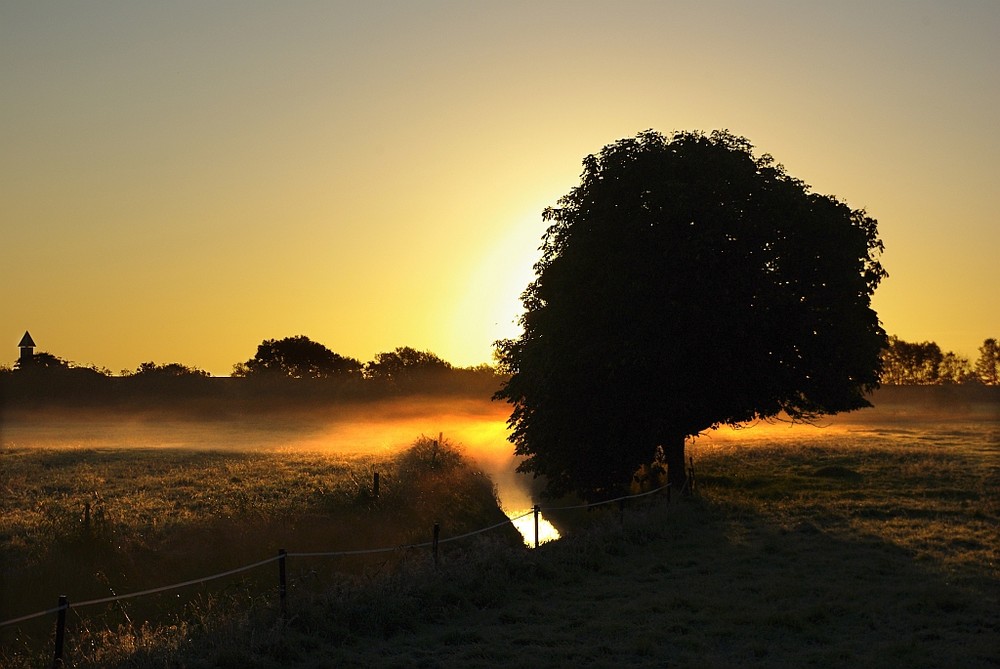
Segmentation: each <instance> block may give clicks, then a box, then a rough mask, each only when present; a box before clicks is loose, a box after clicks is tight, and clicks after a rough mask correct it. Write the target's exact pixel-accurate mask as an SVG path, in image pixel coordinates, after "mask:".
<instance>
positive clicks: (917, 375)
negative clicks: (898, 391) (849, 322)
mask: <svg viewBox="0 0 1000 669" xmlns="http://www.w3.org/2000/svg"><path fill="white" fill-rule="evenodd" d="M974 376H975V375H974V374H973V371H972V366H971V365H970V363H969V359H968V358H966V357H963V356H960V355H958V354H957V353H954V352H953V351H946V352H942V351H941V347H940V346H938V345H937V344H936V343H935V342H932V341H924V342H919V343H916V342H908V341H903V340H902V339H900V338H899V337H896V336H892V337H889V343H888V345H887V346H886V348H885V350H883V351H882V383H884V384H886V385H894V386H905V385H915V386H926V385H938V384H957V383H968V382H970V381H972V380H974Z"/></svg>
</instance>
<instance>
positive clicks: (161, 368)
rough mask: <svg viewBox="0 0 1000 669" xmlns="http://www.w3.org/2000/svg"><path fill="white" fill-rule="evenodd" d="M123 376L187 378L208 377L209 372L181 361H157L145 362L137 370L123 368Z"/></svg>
mask: <svg viewBox="0 0 1000 669" xmlns="http://www.w3.org/2000/svg"><path fill="white" fill-rule="evenodd" d="M122 376H127V377H131V378H157V379H160V378H186V377H197V378H207V377H208V376H210V374H209V373H208V372H206V371H205V370H203V369H198V368H197V367H188V366H187V365H182V364H181V363H179V362H168V363H166V364H163V365H158V364H156V363H155V362H144V363H142V364H140V365H139V366H138V367H136V368H135V371H134V372H132V371H129V370H122Z"/></svg>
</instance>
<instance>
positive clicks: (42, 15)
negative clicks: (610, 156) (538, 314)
mask: <svg viewBox="0 0 1000 669" xmlns="http://www.w3.org/2000/svg"><path fill="white" fill-rule="evenodd" d="M997 34H1000V4H997V3H988V2H987V3H983V2H976V1H974V0H966V1H960V2H954V3H948V4H947V5H942V4H940V3H935V2H931V1H930V0H913V1H912V2H900V1H896V0H881V1H876V2H854V1H848V2H843V3H835V4H828V5H827V4H822V3H797V4H796V3H786V2H779V1H778V0H764V1H763V2H759V3H753V5H752V6H750V5H748V4H747V3H744V2H738V1H737V0H720V1H719V2H715V3H702V2H693V1H692V2H687V1H685V0H681V1H680V2H673V3H654V2H646V1H644V0H625V1H623V2H619V3H606V2H599V1H597V0H581V2H578V3H574V4H573V5H572V8H569V7H568V6H567V5H563V4H554V3H529V2H520V1H518V0H514V1H513V2H510V3H501V4H497V5H485V4H472V5H455V4H454V3H445V2H438V1H436V0H428V2H422V3H418V4H414V5H412V6H411V5H407V4H402V3H378V2H374V3H368V2H366V3H360V2H351V1H348V0H342V1H334V2H329V3H282V4H280V5H275V4H273V3H266V2H262V1H259V0H247V1H244V2H240V3H235V2H231V1H230V0H220V1H219V2H213V3H208V4H206V3H198V2H191V1H189V0H178V1H177V2H172V3H159V4H135V3H127V2H121V1H117V0H116V1H111V0H99V1H98V2H93V3H87V4H86V5H54V4H48V3H5V4H3V5H2V6H0V90H3V91H4V104H3V105H2V106H0V143H2V146H3V147H4V150H3V151H0V215H2V218H0V220H2V222H3V223H2V225H3V228H2V243H0V295H2V297H0V300H2V305H3V306H2V314H3V317H2V320H0V326H2V327H0V364H7V365H10V364H13V362H14V360H15V359H16V355H17V349H16V344H17V342H18V341H19V340H20V337H21V335H22V334H23V333H24V331H25V330H29V331H30V332H31V334H32V336H33V337H34V338H35V341H36V342H37V344H38V350H41V351H47V352H49V353H52V354H54V355H57V356H59V357H61V358H64V359H67V360H70V361H73V362H75V363H77V364H80V365H97V366H100V367H106V368H108V369H110V370H112V371H113V372H115V373H117V372H119V371H120V370H123V369H128V370H134V369H135V368H136V367H137V366H138V365H139V364H140V363H142V362H145V361H154V362H157V363H161V364H162V363H169V362H180V363H182V364H186V365H190V366H194V367H198V368H201V369H205V370H207V371H209V372H211V373H212V374H215V375H228V374H229V373H230V372H231V370H232V366H233V365H234V364H235V363H238V362H242V361H245V360H247V359H249V358H250V357H252V356H253V354H254V352H255V351H256V347H257V345H258V344H259V343H260V342H261V341H262V340H264V339H280V338H283V337H289V336H295V335H305V336H307V337H310V338H311V339H313V340H315V341H318V342H320V343H322V344H324V345H326V346H328V347H329V348H331V349H332V350H334V351H336V352H337V353H339V354H341V355H347V356H351V357H355V358H357V359H359V360H361V361H362V362H364V361H367V360H370V359H372V358H373V357H374V356H375V355H376V354H377V353H379V352H382V351H390V350H392V349H394V348H396V347H398V346H412V347H414V348H417V349H420V350H430V351H433V352H434V353H436V354H437V355H439V356H441V357H442V358H444V359H445V360H448V361H449V362H451V363H452V364H455V365H458V366H470V365H475V364H479V363H482V362H491V361H492V343H493V341H495V340H496V339H499V338H504V337H510V336H516V334H517V332H518V329H517V326H516V325H514V323H513V321H514V320H515V319H516V318H517V316H518V315H520V312H521V308H520V304H519V302H518V296H519V295H520V293H521V292H522V291H523V290H524V288H525V286H526V285H527V283H528V281H530V280H531V278H532V273H531V266H532V265H533V264H534V262H535V261H536V260H537V259H538V253H537V247H538V245H539V243H540V238H541V235H542V233H543V232H544V230H545V227H546V226H545V223H544V222H543V221H542V220H541V212H542V209H543V208H544V207H545V206H548V205H554V204H556V200H557V199H558V198H559V197H561V196H562V195H564V194H566V193H567V192H568V191H569V189H570V188H572V187H574V186H575V185H577V183H578V182H579V175H580V173H581V169H582V168H581V161H582V159H583V158H584V157H585V156H586V155H588V154H590V153H594V152H596V151H599V150H600V149H601V147H603V146H605V145H606V144H609V143H611V142H614V141H616V140H618V139H621V138H623V137H630V136H634V135H635V134H636V133H637V132H640V131H642V130H645V129H648V128H653V129H656V130H659V131H661V132H664V133H669V132H671V131H673V130H704V131H711V130H713V129H716V128H727V129H729V130H730V131H732V132H733V133H735V134H738V135H742V136H745V137H747V138H748V139H749V140H750V141H751V142H753V143H754V145H755V146H756V147H757V151H758V153H764V152H767V153H771V154H773V155H774V157H775V159H776V160H777V161H778V162H781V163H783V164H784V165H785V166H786V167H787V170H788V172H789V174H791V175H792V176H794V177H797V178H800V179H802V180H804V181H806V182H807V183H810V184H812V186H813V190H814V191H816V192H818V193H824V194H832V195H835V196H837V197H839V198H841V199H843V200H844V201H846V202H847V203H848V204H849V205H850V206H852V207H855V208H865V209H867V211H868V212H869V214H870V215H872V216H873V217H875V218H876V219H878V221H879V229H880V232H881V235H882V237H883V239H884V241H885V243H886V253H885V255H884V257H883V263H884V265H885V266H886V268H887V270H888V271H889V274H890V277H889V279H887V280H886V281H885V282H883V284H882V286H881V287H880V288H879V290H878V291H877V292H876V294H875V298H874V306H875V308H876V309H877V311H878V312H879V315H880V317H881V320H882V322H883V324H884V327H885V328H886V330H887V331H888V332H889V333H890V334H895V335H897V336H899V337H901V338H902V339H905V340H908V341H924V340H933V341H936V342H937V343H938V344H939V345H940V346H941V347H942V348H943V349H945V350H952V351H955V352H956V353H958V354H960V355H964V356H966V357H969V358H972V359H974V358H975V356H976V355H977V351H976V349H977V348H978V346H979V345H980V344H981V343H982V341H983V340H984V339H986V338H987V337H998V336H1000V309H997V299H996V286H997V285H1000V265H998V263H997V262H996V249H997V248H1000V226H998V225H996V214H995V205H994V203H993V197H992V192H993V185H994V184H995V182H996V181H997V171H998V167H997V166H998V165H1000V135H998V134H997V133H996V131H995V130H994V129H993V128H994V126H995V122H994V118H993V117H994V116H995V113H996V109H997V108H1000V79H998V77H1000V74H998V69H997V67H996V63H998V62H1000V43H998V40H996V39H995V37H996V35H997ZM4 342H7V343H6V344H5V343H4Z"/></svg>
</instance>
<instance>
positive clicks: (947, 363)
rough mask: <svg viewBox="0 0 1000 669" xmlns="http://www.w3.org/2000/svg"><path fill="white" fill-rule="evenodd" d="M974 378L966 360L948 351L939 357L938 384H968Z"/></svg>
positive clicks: (970, 366)
mask: <svg viewBox="0 0 1000 669" xmlns="http://www.w3.org/2000/svg"><path fill="white" fill-rule="evenodd" d="M974 378H975V375H974V374H973V372H972V365H971V364H970V363H969V359H968V358H966V357H965V356H961V355H958V354H957V353H953V352H952V351H948V352H946V353H945V354H944V355H943V356H941V364H940V365H938V381H939V382H940V383H944V384H959V383H969V382H971V381H973V380H974Z"/></svg>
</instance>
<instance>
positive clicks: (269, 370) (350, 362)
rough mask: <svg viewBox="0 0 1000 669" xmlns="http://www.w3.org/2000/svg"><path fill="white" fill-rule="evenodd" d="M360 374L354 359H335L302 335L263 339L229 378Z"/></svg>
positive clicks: (320, 377) (319, 345)
mask: <svg viewBox="0 0 1000 669" xmlns="http://www.w3.org/2000/svg"><path fill="white" fill-rule="evenodd" d="M360 372H361V363H360V362H358V361H357V360H355V359H354V358H347V357H344V356H342V355H338V354H337V353H334V352H333V351H331V350H330V349H328V348H327V347H326V346H323V345H322V344H320V343H317V342H314V341H312V340H311V339H309V338H308V337H305V336H302V335H299V336H296V337H286V338H284V339H265V340H264V341H263V342H261V344H260V345H259V346H258V347H257V354H256V355H255V356H254V357H253V358H251V359H249V360H247V361H246V362H242V363H237V364H236V365H234V366H233V376H245V377H279V378H292V379H324V378H335V377H341V378H346V377H350V376H352V375H356V374H360Z"/></svg>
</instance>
